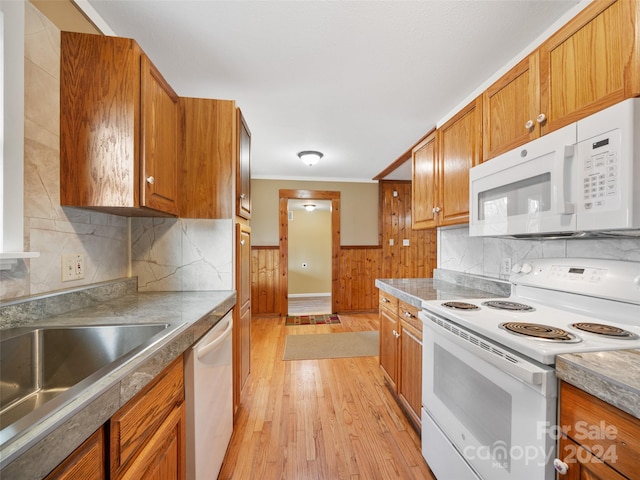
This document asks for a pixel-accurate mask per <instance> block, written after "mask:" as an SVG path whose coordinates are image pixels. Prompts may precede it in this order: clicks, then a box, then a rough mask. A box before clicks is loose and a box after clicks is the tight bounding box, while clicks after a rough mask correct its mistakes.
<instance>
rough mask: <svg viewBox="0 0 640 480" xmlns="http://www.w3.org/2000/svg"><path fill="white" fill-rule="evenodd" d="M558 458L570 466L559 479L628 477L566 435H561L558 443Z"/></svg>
mask: <svg viewBox="0 0 640 480" xmlns="http://www.w3.org/2000/svg"><path fill="white" fill-rule="evenodd" d="M558 458H559V459H560V460H562V461H563V462H564V463H565V464H566V465H567V467H568V468H567V473H566V474H564V475H559V476H558V479H562V480H625V479H626V478H627V477H624V476H622V475H620V474H619V473H618V472H616V471H615V470H614V469H613V468H611V467H610V466H608V465H607V464H605V463H603V462H602V461H601V460H599V459H598V458H596V457H594V456H593V455H591V453H589V451H588V450H586V449H585V448H583V447H581V446H580V445H578V444H577V443H576V442H574V441H573V440H571V439H570V438H567V437H565V436H561V437H560V440H559V443H558Z"/></svg>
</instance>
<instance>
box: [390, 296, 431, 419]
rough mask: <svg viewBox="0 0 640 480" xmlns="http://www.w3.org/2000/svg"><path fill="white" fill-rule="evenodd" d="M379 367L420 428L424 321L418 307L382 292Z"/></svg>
mask: <svg viewBox="0 0 640 480" xmlns="http://www.w3.org/2000/svg"><path fill="white" fill-rule="evenodd" d="M379 318H380V368H381V369H382V373H383V375H384V377H385V381H386V383H387V385H388V386H389V388H390V390H391V392H392V393H393V394H394V396H395V397H396V400H397V401H398V404H399V405H400V406H401V407H402V408H403V410H404V411H405V413H406V415H407V418H408V419H409V420H410V422H411V424H412V425H413V427H414V428H415V429H416V430H417V431H418V432H419V431H420V429H421V420H420V409H421V406H422V322H421V321H420V319H418V307H415V306H413V305H410V304H408V303H406V302H403V301H402V300H398V299H397V298H396V297H394V296H392V295H389V294H388V293H385V292H382V291H381V292H380V307H379Z"/></svg>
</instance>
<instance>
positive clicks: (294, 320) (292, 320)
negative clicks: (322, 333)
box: [285, 314, 340, 325]
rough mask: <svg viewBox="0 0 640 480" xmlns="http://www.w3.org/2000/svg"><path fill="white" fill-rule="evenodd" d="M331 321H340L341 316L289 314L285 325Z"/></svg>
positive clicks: (316, 323)
mask: <svg viewBox="0 0 640 480" xmlns="http://www.w3.org/2000/svg"><path fill="white" fill-rule="evenodd" d="M329 323H340V318H339V317H338V315H335V314H318V315H288V316H287V322H286V323H285V325H326V324H329Z"/></svg>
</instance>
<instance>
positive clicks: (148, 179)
mask: <svg viewBox="0 0 640 480" xmlns="http://www.w3.org/2000/svg"><path fill="white" fill-rule="evenodd" d="M147 183H148V184H149V185H153V184H154V183H156V179H155V178H153V175H151V176H149V177H147Z"/></svg>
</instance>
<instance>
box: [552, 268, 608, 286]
mask: <svg viewBox="0 0 640 480" xmlns="http://www.w3.org/2000/svg"><path fill="white" fill-rule="evenodd" d="M606 275H607V269H606V268H587V267H567V266H566V265H553V266H552V267H551V270H550V271H549V278H551V279H553V278H557V279H560V280H568V281H571V282H588V283H601V282H602V280H603V279H604V278H605V276H606Z"/></svg>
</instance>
